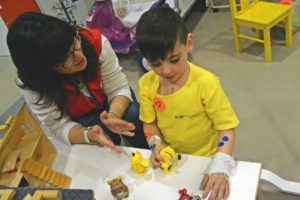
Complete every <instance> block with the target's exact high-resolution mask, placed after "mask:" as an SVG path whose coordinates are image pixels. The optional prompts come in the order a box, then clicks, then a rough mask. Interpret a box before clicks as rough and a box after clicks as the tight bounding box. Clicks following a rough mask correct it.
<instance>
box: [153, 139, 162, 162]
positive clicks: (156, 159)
mask: <svg viewBox="0 0 300 200" xmlns="http://www.w3.org/2000/svg"><path fill="white" fill-rule="evenodd" d="M152 145H155V148H154V149H152V154H151V163H152V166H153V168H158V167H160V165H161V164H160V163H161V162H163V161H164V159H163V158H162V157H161V156H160V155H159V152H160V151H161V150H162V149H163V148H164V146H163V145H162V144H161V142H160V141H159V140H154V141H153V143H152ZM152 145H151V146H152Z"/></svg>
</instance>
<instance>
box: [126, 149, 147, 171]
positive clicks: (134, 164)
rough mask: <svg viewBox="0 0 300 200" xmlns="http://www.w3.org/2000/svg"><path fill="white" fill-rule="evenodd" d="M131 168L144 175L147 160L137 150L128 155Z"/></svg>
mask: <svg viewBox="0 0 300 200" xmlns="http://www.w3.org/2000/svg"><path fill="white" fill-rule="evenodd" d="M130 162H131V168H132V169H133V171H135V172H136V173H137V174H138V175H140V176H144V174H145V171H146V169H147V167H148V166H149V160H148V159H145V158H143V157H142V155H141V153H140V152H139V151H136V152H135V153H132V156H131V157H130Z"/></svg>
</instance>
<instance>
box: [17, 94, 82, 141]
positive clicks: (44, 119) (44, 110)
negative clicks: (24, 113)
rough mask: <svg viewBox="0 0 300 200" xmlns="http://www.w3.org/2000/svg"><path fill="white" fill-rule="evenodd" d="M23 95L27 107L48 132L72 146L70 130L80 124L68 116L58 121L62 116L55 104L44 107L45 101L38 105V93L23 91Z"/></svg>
mask: <svg viewBox="0 0 300 200" xmlns="http://www.w3.org/2000/svg"><path fill="white" fill-rule="evenodd" d="M21 94H22V95H23V96H24V98H25V101H26V103H27V105H28V106H29V108H30V109H31V111H32V112H33V113H34V114H35V115H36V116H37V118H38V119H39V120H40V122H41V124H42V125H44V127H46V128H47V129H48V130H47V131H49V133H50V134H51V135H53V136H55V137H56V138H57V139H59V140H60V141H62V142H64V143H65V144H67V145H71V143H70V141H69V132H70V129H71V128H72V127H73V126H75V125H76V124H78V123H76V122H74V121H72V120H71V119H70V117H69V116H67V115H64V116H63V117H62V118H61V119H57V118H59V116H60V111H59V109H58V107H57V105H55V104H51V105H50V106H49V107H44V105H42V104H41V103H43V102H44V101H43V99H42V100H41V101H40V103H39V104H36V103H35V102H36V101H37V99H38V94H37V92H34V91H32V90H26V89H21Z"/></svg>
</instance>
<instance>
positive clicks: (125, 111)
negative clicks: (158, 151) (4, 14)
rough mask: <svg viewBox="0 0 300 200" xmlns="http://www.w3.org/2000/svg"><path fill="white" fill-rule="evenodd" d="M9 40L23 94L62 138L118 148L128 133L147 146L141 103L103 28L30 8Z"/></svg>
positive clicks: (133, 142)
mask: <svg viewBox="0 0 300 200" xmlns="http://www.w3.org/2000/svg"><path fill="white" fill-rule="evenodd" d="M7 44H8V48H9V50H10V53H11V57H12V60H13V62H14V64H15V65H16V67H17V70H18V81H17V82H18V85H19V87H20V88H21V93H22V95H23V96H24V98H25V100H26V102H27V104H28V105H29V106H30V108H31V110H32V111H33V113H35V114H36V115H37V117H38V118H39V120H40V121H41V122H42V123H43V124H44V125H45V126H46V127H47V128H48V129H49V130H50V132H51V133H52V134H53V135H55V136H56V137H57V138H59V139H60V140H62V141H63V142H65V143H67V144H75V143H97V144H102V145H104V146H107V147H109V148H111V149H113V150H114V151H115V152H117V153H118V152H120V149H119V148H117V147H116V145H119V144H120V142H121V138H120V135H123V136H124V138H125V139H126V140H127V141H128V142H129V143H130V144H131V145H133V146H134V147H140V148H148V145H147V142H146V139H145V137H144V134H143V129H142V124H141V122H140V121H139V119H138V110H139V104H138V103H137V102H136V99H135V97H134V94H133V93H131V91H130V88H129V86H128V81H127V79H126V77H125V74H124V73H123V72H122V71H121V70H122V68H121V67H120V66H119V62H118V59H117V57H116V55H115V53H114V52H113V50H112V48H111V46H110V44H109V42H108V40H107V39H106V38H105V37H104V36H103V35H101V33H100V31H99V30H85V29H80V28H75V27H72V26H71V25H69V24H67V23H66V22H64V21H62V20H60V19H58V18H55V17H52V16H48V15H44V14H40V13H31V12H27V13H23V14H21V15H20V16H18V17H17V18H16V20H15V21H14V22H13V23H12V24H11V26H10V28H9V31H8V35H7ZM131 95H132V96H131Z"/></svg>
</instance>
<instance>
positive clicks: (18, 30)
mask: <svg viewBox="0 0 300 200" xmlns="http://www.w3.org/2000/svg"><path fill="white" fill-rule="evenodd" d="M76 30H77V29H76V28H75V27H73V26H71V25H69V24H68V23H67V22H64V21H62V20H60V19H58V18H55V17H52V16H48V15H45V14H41V13H34V12H25V13H23V14H21V15H20V16H18V17H17V18H16V19H15V21H14V22H13V23H12V24H11V26H10V28H9V30H8V34H7V45H8V48H9V51H10V54H11V57H12V60H13V62H14V64H15V66H16V67H17V70H18V77H19V79H20V80H21V81H22V84H20V83H17V84H18V86H19V87H21V88H23V89H30V90H33V91H36V92H37V93H38V95H39V96H38V99H37V101H36V102H35V103H36V104H41V105H43V106H45V107H48V106H50V105H51V104H52V103H55V104H56V105H57V106H58V108H59V110H60V111H61V116H60V117H62V116H63V114H64V112H65V111H66V104H67V102H66V101H67V100H66V94H65V91H64V88H63V86H64V83H65V82H72V78H74V75H72V76H68V75H63V74H59V73H57V72H56V71H55V70H54V69H55V68H56V67H58V66H60V65H62V64H63V63H64V62H65V60H66V59H67V57H68V56H69V51H70V48H71V46H72V45H73V44H74V38H75V37H76ZM81 46H82V50H83V52H84V55H85V56H86V58H87V61H88V65H87V67H86V68H85V70H83V71H82V72H79V73H78V74H76V75H75V78H76V79H78V78H80V79H81V80H83V81H87V80H90V79H93V78H94V77H95V76H96V71H97V70H98V57H97V54H96V51H95V49H94V48H93V46H92V45H91V44H90V43H89V42H88V41H87V40H86V39H85V38H83V37H82V43H81ZM71 77H72V78H71ZM78 91H79V90H78ZM42 98H44V99H43V101H41V100H42Z"/></svg>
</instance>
